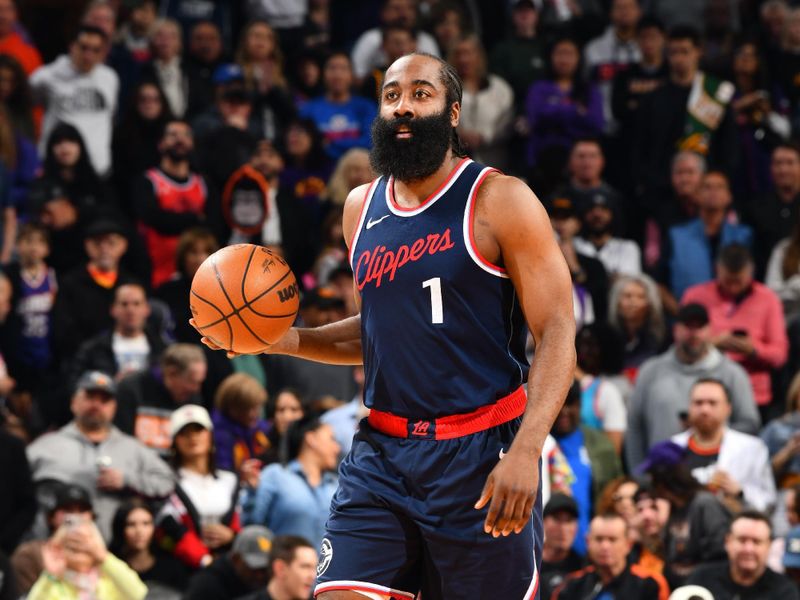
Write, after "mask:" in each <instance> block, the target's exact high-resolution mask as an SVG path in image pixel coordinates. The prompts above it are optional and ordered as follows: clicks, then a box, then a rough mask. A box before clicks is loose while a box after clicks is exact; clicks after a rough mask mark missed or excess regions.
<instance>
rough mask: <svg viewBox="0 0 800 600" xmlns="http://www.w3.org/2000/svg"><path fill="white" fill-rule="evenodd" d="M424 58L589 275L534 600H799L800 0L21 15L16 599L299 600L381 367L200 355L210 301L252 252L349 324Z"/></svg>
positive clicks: (254, 0) (0, 200) (11, 592)
mask: <svg viewBox="0 0 800 600" xmlns="http://www.w3.org/2000/svg"><path fill="white" fill-rule="evenodd" d="M415 51H418V52H426V53H430V54H434V55H437V56H440V57H441V58H443V59H444V60H446V61H448V62H449V63H450V64H452V65H453V67H454V68H455V70H456V71H457V72H458V74H459V76H460V77H461V79H462V81H463V84H464V95H463V102H462V106H461V114H460V123H459V126H458V134H459V137H460V140H461V142H462V143H463V145H464V146H465V148H466V149H467V151H468V153H469V155H470V157H471V158H473V159H474V160H476V161H479V162H482V163H485V164H487V165H490V166H493V167H496V168H498V169H501V170H503V171H504V172H506V173H509V174H512V175H516V176H518V177H520V178H522V179H523V180H525V181H526V182H527V183H528V184H529V185H530V186H531V188H532V189H533V190H534V192H535V193H536V194H537V196H538V197H539V198H540V199H541V201H542V202H543V204H544V205H545V208H546V209H547V212H548V214H549V217H550V220H551V224H552V228H553V232H554V235H555V236H556V238H557V240H558V243H559V246H560V248H561V250H562V252H563V254H564V258H565V260H566V263H567V265H568V267H569V269H570V271H571V274H572V281H573V301H574V313H575V319H576V322H577V324H578V326H579V329H578V334H577V337H576V340H575V344H576V351H577V368H576V372H575V382H574V385H573V387H572V389H571V390H570V393H569V395H568V397H567V399H566V401H565V404H564V407H563V409H562V410H561V413H560V414H559V416H558V418H557V420H556V423H555V424H554V427H553V430H552V432H551V433H552V436H551V438H550V439H549V440H548V444H547V446H546V449H545V452H544V454H543V461H542V466H543V468H542V478H541V484H542V489H543V496H544V530H545V542H544V551H543V556H542V559H543V564H542V569H541V595H542V598H548V599H550V598H553V599H555V600H566V599H571V598H586V597H598V598H606V597H608V598H611V597H623V596H624V597H629V598H631V599H634V598H643V599H650V598H658V599H659V600H662V599H663V600H666V599H667V598H668V597H670V595H672V597H673V598H675V599H676V600H680V599H684V600H688V599H690V598H695V599H697V598H699V599H701V600H705V599H706V598H716V599H717V600H725V599H728V598H742V599H744V598H798V597H800V593H798V585H800V516H799V515H800V3H798V2H796V1H794V0H502V1H498V2H482V1H478V0H293V1H290V2H286V1H278V0H248V1H246V2H245V1H244V0H238V1H222V0H218V1H213V0H182V1H181V2H171V1H169V0H71V1H69V2H57V3H53V2H50V1H48V0H26V2H24V3H23V2H16V1H15V0H0V423H1V424H2V426H0V489H2V490H3V492H2V494H0V599H2V600H5V599H7V598H19V597H21V596H26V595H27V597H28V598H32V599H39V598H44V599H50V598H59V599H61V598H63V599H70V600H71V599H77V598H98V599H100V600H106V599H116V598H120V599H122V598H125V599H134V598H136V599H139V598H144V597H149V598H162V599H176V598H186V599H187V600H198V599H203V598H214V599H222V598H231V599H233V598H249V599H251V600H256V599H262V600H266V599H273V600H303V599H305V598H308V597H309V596H310V594H311V590H312V587H313V583H314V578H315V567H316V563H317V560H318V556H317V549H318V548H319V547H320V542H321V541H322V538H323V535H324V524H325V519H326V516H327V511H328V506H329V504H330V499H331V496H332V494H333V492H334V490H335V488H336V466H337V464H338V461H339V460H340V459H341V456H342V455H343V453H345V452H347V451H348V449H349V447H350V445H351V440H352V437H353V434H354V432H355V431H356V428H357V427H358V423H359V421H360V419H361V418H363V417H364V416H365V414H366V408H365V407H364V405H363V403H362V401H361V389H362V386H363V371H362V370H361V368H360V367H349V366H340V365H324V364H320V363H314V362H309V361H304V360H301V359H297V358H294V357H290V356H273V355H267V356H264V355H262V356H238V357H236V358H233V359H228V358H227V357H226V356H225V355H224V353H220V352H211V351H210V350H208V349H207V348H205V347H204V346H202V345H201V344H200V342H199V336H198V334H197V332H196V331H195V330H194V329H193V328H192V327H191V326H190V325H189V323H188V321H189V318H190V316H191V315H190V311H189V303H188V297H189V289H190V285H191V281H192V277H193V275H194V273H195V272H196V271H197V269H198V268H199V266H200V264H201V263H202V262H203V260H205V259H206V258H207V257H208V256H209V255H211V254H212V253H213V252H215V251H216V250H217V249H219V248H220V247H223V246H226V245H229V244H234V243H241V242H251V243H258V244H262V245H264V246H267V247H269V248H271V249H272V250H273V251H275V252H279V253H281V254H282V255H283V256H284V257H285V258H286V260H287V261H288V263H289V265H290V266H291V268H292V270H293V271H294V272H295V273H296V274H297V276H298V279H299V282H300V286H301V290H302V296H301V305H300V312H299V316H298V321H297V322H298V324H299V325H303V326H309V327H315V326H320V325H325V324H327V323H331V322H334V321H337V320H339V319H342V318H344V317H347V316H349V315H353V314H355V313H356V312H357V307H356V303H355V297H354V293H353V280H352V270H351V266H350V265H349V264H348V261H347V247H346V245H345V243H344V241H343V240H342V222H341V221H342V207H343V204H344V200H345V198H346V197H347V194H348V192H349V191H350V190H351V189H353V188H354V187H356V186H358V185H361V184H363V183H366V182H368V181H371V180H372V179H373V178H374V177H375V173H373V171H372V167H371V166H370V161H369V150H370V146H371V125H372V122H373V119H374V118H375V116H376V114H377V108H378V104H379V102H380V98H381V94H382V90H381V88H382V82H383V76H384V73H385V71H386V69H387V67H388V66H389V65H390V64H391V63H392V62H393V61H394V60H396V59H397V58H399V57H401V56H403V55H405V54H408V53H410V52H415ZM530 351H531V354H532V355H535V349H534V348H532V347H531V349H530ZM533 358H534V360H535V356H534V357H533Z"/></svg>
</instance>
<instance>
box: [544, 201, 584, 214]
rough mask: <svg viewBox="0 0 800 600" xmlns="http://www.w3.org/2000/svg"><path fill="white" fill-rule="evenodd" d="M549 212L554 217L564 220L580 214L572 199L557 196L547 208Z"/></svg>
mask: <svg viewBox="0 0 800 600" xmlns="http://www.w3.org/2000/svg"><path fill="white" fill-rule="evenodd" d="M547 212H548V213H549V214H550V216H552V217H562V218H566V217H573V216H575V215H576V214H578V210H577V209H576V208H575V203H574V202H573V201H572V199H571V198H567V197H566V196H556V197H555V198H553V199H552V200H551V201H550V203H549V206H548V207H547Z"/></svg>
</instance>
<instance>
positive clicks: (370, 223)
mask: <svg viewBox="0 0 800 600" xmlns="http://www.w3.org/2000/svg"><path fill="white" fill-rule="evenodd" d="M391 216H392V215H383V216H382V217H381V218H380V219H376V220H374V221H373V220H372V219H370V220H369V221H367V229H371V228H372V227H374V226H375V225H377V224H378V223H380V222H381V221H383V220H384V219H388V218H389V217H391Z"/></svg>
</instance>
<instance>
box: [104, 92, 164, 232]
mask: <svg viewBox="0 0 800 600" xmlns="http://www.w3.org/2000/svg"><path fill="white" fill-rule="evenodd" d="M171 118H172V113H171V112H170V110H169V105H168V104H167V99H166V97H165V96H164V92H163V91H161V88H160V87H158V85H156V84H155V83H154V82H152V81H143V82H141V83H139V85H137V86H136V88H134V90H133V93H132V94H131V96H130V97H129V104H128V109H127V111H126V112H125V115H124V116H123V117H122V120H121V121H120V122H119V124H117V126H116V127H114V136H113V138H112V142H111V156H112V161H113V164H114V185H115V186H116V189H117V190H118V191H119V193H120V195H121V196H125V195H126V194H127V193H128V190H130V185H131V183H132V182H133V180H134V178H135V177H136V176H137V175H139V174H140V173H142V172H144V171H146V170H147V169H149V168H151V167H155V166H156V165H158V163H159V161H160V160H161V155H160V153H159V151H158V143H159V141H160V140H161V134H162V132H163V131H164V126H165V125H166V124H167V122H168V121H169V120H170V119H171ZM124 200H125V202H124V207H125V212H126V213H127V215H128V217H129V218H131V219H133V218H134V217H135V213H134V210H133V208H132V207H133V205H134V201H135V198H132V197H126V198H124Z"/></svg>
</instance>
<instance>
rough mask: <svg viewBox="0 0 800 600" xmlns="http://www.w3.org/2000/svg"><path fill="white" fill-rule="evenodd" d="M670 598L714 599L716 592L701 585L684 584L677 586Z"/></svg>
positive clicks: (671, 599) (688, 599) (680, 599)
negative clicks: (713, 592)
mask: <svg viewBox="0 0 800 600" xmlns="http://www.w3.org/2000/svg"><path fill="white" fill-rule="evenodd" d="M669 600H714V594H712V593H711V592H710V591H708V590H707V589H706V588H704V587H702V586H699V585H684V586H681V587H679V588H676V589H675V590H674V591H673V592H672V593H671V594H670V596H669Z"/></svg>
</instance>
